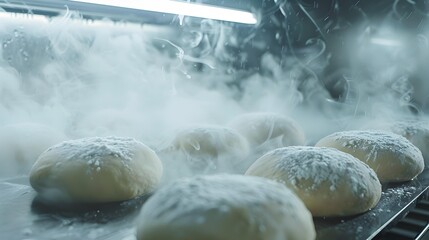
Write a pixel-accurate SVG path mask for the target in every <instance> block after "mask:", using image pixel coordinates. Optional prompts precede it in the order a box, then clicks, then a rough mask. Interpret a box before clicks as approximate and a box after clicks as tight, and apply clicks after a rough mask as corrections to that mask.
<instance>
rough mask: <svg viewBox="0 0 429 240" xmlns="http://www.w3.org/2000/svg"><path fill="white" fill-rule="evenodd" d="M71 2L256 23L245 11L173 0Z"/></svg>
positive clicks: (87, 0)
mask: <svg viewBox="0 0 429 240" xmlns="http://www.w3.org/2000/svg"><path fill="white" fill-rule="evenodd" d="M71 1H73V2H82V3H91V4H97V5H104V6H113V7H121V8H129V9H137V10H145V11H151V12H160V13H169V14H177V15H184V16H191V17H199V18H208V19H214V20H221V21H228V22H237V23H244V24H256V23H257V20H256V18H255V16H254V15H253V14H252V13H250V12H246V11H240V10H234V9H228V8H222V7H217V6H211V5H203V4H196V3H188V2H179V1H173V0H71Z"/></svg>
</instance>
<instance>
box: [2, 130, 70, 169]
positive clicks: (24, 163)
mask: <svg viewBox="0 0 429 240" xmlns="http://www.w3.org/2000/svg"><path fill="white" fill-rule="evenodd" d="M66 139H67V137H66V136H65V135H64V134H63V133H62V132H60V131H57V130H55V129H53V128H50V127H48V126H46V125H42V124H36V123H17V124H10V125H5V126H3V127H1V128H0V152H1V159H0V161H1V162H0V177H11V176H14V175H18V174H28V172H29V171H30V169H31V166H33V164H34V162H35V161H36V160H37V158H38V157H39V155H40V154H41V153H42V152H43V151H45V150H46V149H48V148H49V147H50V146H52V145H54V144H57V143H59V142H62V141H64V140H66Z"/></svg>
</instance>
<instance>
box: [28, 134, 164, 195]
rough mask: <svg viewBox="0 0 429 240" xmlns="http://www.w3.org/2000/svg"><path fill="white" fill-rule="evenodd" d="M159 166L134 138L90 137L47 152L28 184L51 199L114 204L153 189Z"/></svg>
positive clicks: (61, 144) (158, 173) (158, 162)
mask: <svg viewBox="0 0 429 240" xmlns="http://www.w3.org/2000/svg"><path fill="white" fill-rule="evenodd" d="M162 170H163V168H162V164H161V161H160V160H159V159H158V157H157V155H156V154H155V152H154V151H152V150H151V149H150V148H149V147H147V146H146V145H144V144H143V143H140V142H138V141H136V140H134V139H132V138H121V137H104V138H100V137H93V138H84V139H78V140H71V141H65V142H63V143H60V144H57V145H55V146H53V147H51V148H49V149H48V150H46V151H45V152H43V153H42V154H41V155H40V157H39V159H38V160H37V161H36V163H35V164H34V166H33V168H32V169H31V173H30V183H31V186H32V187H33V188H34V189H35V190H36V191H37V192H39V193H40V194H41V196H42V197H44V198H46V199H47V200H51V201H69V202H81V203H95V202H114V201H123V200H128V199H132V198H134V197H137V196H139V195H143V194H147V193H149V192H151V191H152V190H153V189H154V188H155V187H156V186H157V184H158V182H159V181H160V178H161V175H162Z"/></svg>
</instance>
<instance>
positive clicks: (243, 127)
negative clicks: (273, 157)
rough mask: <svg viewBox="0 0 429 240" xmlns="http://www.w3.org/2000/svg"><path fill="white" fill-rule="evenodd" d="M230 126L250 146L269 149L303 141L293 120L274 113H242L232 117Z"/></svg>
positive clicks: (301, 132)
mask: <svg viewBox="0 0 429 240" xmlns="http://www.w3.org/2000/svg"><path fill="white" fill-rule="evenodd" d="M230 126H231V127H232V128H234V129H236V130H237V131H238V132H239V133H240V134H241V135H243V136H244V137H245V138H246V139H247V140H248V141H249V143H250V145H251V146H252V147H260V146H261V145H265V148H267V149H270V150H271V149H274V148H277V147H287V146H296V145H304V143H305V136H304V132H303V131H302V130H301V127H299V126H298V124H297V123H295V122H294V121H293V120H291V119H289V118H286V117H284V116H282V115H279V114H275V113H249V114H244V115H241V116H238V117H237V118H236V119H234V120H233V121H232V122H231V123H230ZM267 145H268V146H267Z"/></svg>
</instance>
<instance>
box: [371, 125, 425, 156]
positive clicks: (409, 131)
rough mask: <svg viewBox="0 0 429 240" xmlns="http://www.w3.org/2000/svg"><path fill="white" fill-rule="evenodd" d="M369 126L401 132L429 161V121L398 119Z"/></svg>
mask: <svg viewBox="0 0 429 240" xmlns="http://www.w3.org/2000/svg"><path fill="white" fill-rule="evenodd" d="M367 128H377V129H382V130H387V131H391V132H394V133H396V134H399V135H401V136H403V137H405V138H406V139H408V141H410V142H411V143H412V144H414V145H415V146H416V147H417V148H419V149H420V151H421V152H422V154H423V158H424V159H425V161H426V163H427V162H429V123H428V122H424V121H412V120H410V121H398V122H393V123H388V124H386V123H384V124H371V125H369V126H367Z"/></svg>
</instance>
